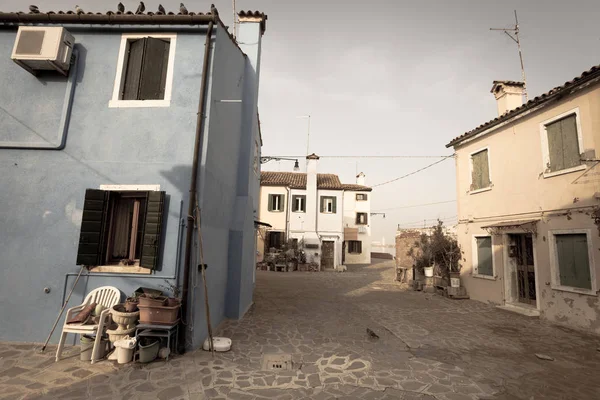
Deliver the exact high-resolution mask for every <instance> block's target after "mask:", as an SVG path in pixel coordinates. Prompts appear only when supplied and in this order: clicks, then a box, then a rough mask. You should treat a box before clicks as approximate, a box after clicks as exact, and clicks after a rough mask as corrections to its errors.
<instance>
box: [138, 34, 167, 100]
mask: <svg viewBox="0 0 600 400" xmlns="http://www.w3.org/2000/svg"><path fill="white" fill-rule="evenodd" d="M168 57H169V42H168V41H165V40H161V39H155V38H152V37H148V38H146V44H145V49H144V61H143V63H142V71H141V78H140V90H139V100H159V99H163V98H164V96H165V81H166V76H167V64H168Z"/></svg>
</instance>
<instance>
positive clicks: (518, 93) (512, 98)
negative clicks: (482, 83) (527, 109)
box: [491, 81, 525, 116]
mask: <svg viewBox="0 0 600 400" xmlns="http://www.w3.org/2000/svg"><path fill="white" fill-rule="evenodd" d="M524 89H525V84H524V83H523V82H514V81H494V86H492V90H491V93H492V94H493V95H494V97H495V98H496V102H497V103H498V116H501V115H504V114H506V113H507V112H508V111H511V110H514V109H515V108H517V107H520V106H522V105H523V91H524Z"/></svg>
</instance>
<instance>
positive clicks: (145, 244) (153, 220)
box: [140, 192, 165, 269]
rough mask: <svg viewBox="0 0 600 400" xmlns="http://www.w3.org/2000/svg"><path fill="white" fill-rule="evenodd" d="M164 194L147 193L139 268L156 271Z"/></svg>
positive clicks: (163, 210)
mask: <svg viewBox="0 0 600 400" xmlns="http://www.w3.org/2000/svg"><path fill="white" fill-rule="evenodd" d="M164 208H165V192H148V196H147V201H146V217H145V218H144V233H143V240H142V255H141V257H140V267H142V268H148V269H156V268H157V267H158V262H159V258H160V237H161V233H162V225H163V217H164V215H165V209H164Z"/></svg>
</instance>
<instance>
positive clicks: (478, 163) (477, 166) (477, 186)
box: [471, 149, 492, 191]
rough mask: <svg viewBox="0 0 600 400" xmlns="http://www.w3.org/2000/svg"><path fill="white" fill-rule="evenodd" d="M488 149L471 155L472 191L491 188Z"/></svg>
mask: <svg viewBox="0 0 600 400" xmlns="http://www.w3.org/2000/svg"><path fill="white" fill-rule="evenodd" d="M491 184H492V181H491V179H490V163H489V157H488V149H484V150H480V151H477V152H475V153H473V154H471V191H476V190H482V189H487V188H489V187H491Z"/></svg>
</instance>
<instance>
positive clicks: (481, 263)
mask: <svg viewBox="0 0 600 400" xmlns="http://www.w3.org/2000/svg"><path fill="white" fill-rule="evenodd" d="M476 241H477V273H478V274H479V275H487V276H492V275H493V274H494V268H493V264H492V238H491V237H480V238H476Z"/></svg>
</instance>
